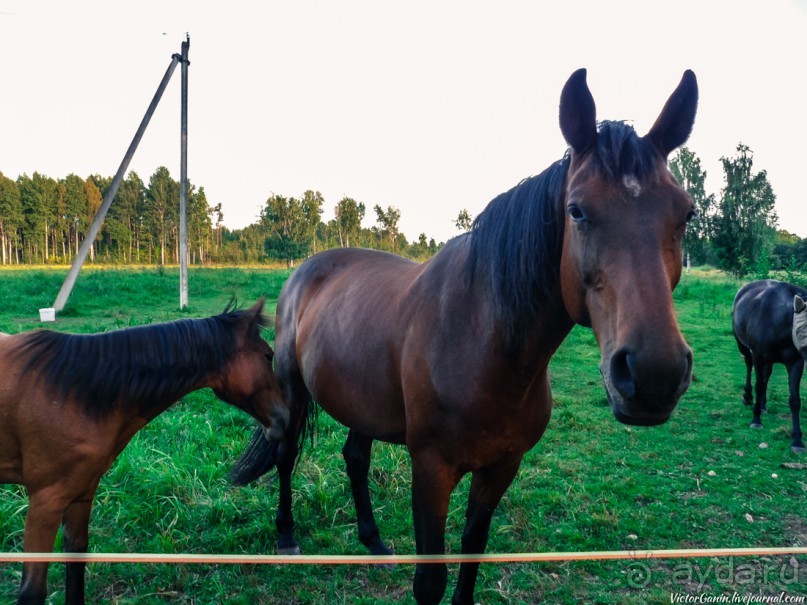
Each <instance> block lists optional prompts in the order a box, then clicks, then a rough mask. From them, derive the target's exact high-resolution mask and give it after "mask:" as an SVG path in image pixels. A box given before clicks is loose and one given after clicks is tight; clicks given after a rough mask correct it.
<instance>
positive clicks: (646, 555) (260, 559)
mask: <svg viewBox="0 0 807 605" xmlns="http://www.w3.org/2000/svg"><path fill="white" fill-rule="evenodd" d="M787 555H791V556H792V555H807V547H803V546H792V547H789V546H786V547H752V548H685V549H672V550H613V551H588V552H585V551H583V552H546V553H501V554H497V553H491V554H447V555H250V554H241V555H227V554H182V553H176V554H159V553H158V554H149V553H0V564H3V563H19V562H35V563H46V562H47V563H133V564H134V563H145V564H170V565H187V564H191V565H199V564H204V565H415V564H421V563H544V562H563V561H604V560H615V561H618V560H625V561H636V560H650V559H695V558H706V557H709V558H711V557H763V556H787Z"/></svg>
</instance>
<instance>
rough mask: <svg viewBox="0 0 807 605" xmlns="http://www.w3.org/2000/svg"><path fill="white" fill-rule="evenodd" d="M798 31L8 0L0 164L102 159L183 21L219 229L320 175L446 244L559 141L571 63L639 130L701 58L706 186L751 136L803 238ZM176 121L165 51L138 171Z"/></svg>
mask: <svg viewBox="0 0 807 605" xmlns="http://www.w3.org/2000/svg"><path fill="white" fill-rule="evenodd" d="M805 32H807V1H805V0H769V1H767V2H764V3H762V2H756V1H746V0H739V1H729V0H709V1H708V2H703V1H702V0H676V2H669V1H667V2H655V1H650V0H609V1H608V2H602V1H575V0H564V1H563V2H551V3H550V2H541V1H538V0H534V1H527V0H502V1H498V2H481V1H477V0H465V1H460V0H440V1H436V0H408V1H407V2H391V1H385V0H366V1H346V0H345V1H338V0H330V1H326V0H323V1H314V0H299V1H295V2H280V1H275V0H271V1H263V2H257V1H255V2H250V1H244V0H234V1H233V2H228V3H223V2H205V1H203V0H194V1H180V0H157V1H155V0H139V1H138V2H120V1H112V0H103V1H100V0H99V1H90V0H82V1H70V2H66V1H63V0H0V67H1V69H0V73H1V74H2V86H0V172H3V174H5V175H6V176H8V177H10V178H16V177H17V176H19V175H21V174H28V175H29V176H30V175H32V174H33V173H34V172H39V173H41V174H45V175H47V176H50V177H53V178H57V179H58V178H63V177H65V176H67V175H68V174H70V173H75V174H78V175H79V176H81V177H83V178H84V177H87V176H89V175H91V174H96V173H98V174H102V175H104V176H112V175H114V174H115V172H116V171H117V169H118V166H119V165H120V162H121V160H122V159H123V156H124V153H125V152H126V149H127V148H128V146H129V143H130V142H131V140H132V137H133V136H134V133H135V131H136V130H137V127H138V125H139V124H140V121H141V119H142V118H143V115H144V114H145V111H146V108H147V106H148V104H149V102H150V101H151V99H152V97H153V95H154V93H155V91H156V89H157V86H158V84H159V82H160V80H161V78H162V77H163V74H164V73H165V70H166V69H167V67H168V65H169V64H170V62H171V56H172V55H173V54H174V53H178V52H180V47H181V43H182V41H183V40H184V39H185V35H186V34H188V35H190V53H189V58H190V63H191V64H190V67H189V95H188V96H189V117H188V129H189V132H188V177H189V179H190V181H191V183H193V184H194V185H196V186H197V187H198V186H202V187H204V188H205V192H206V195H207V200H208V202H209V203H210V204H211V205H215V204H218V203H221V205H222V209H223V212H224V224H225V225H226V226H228V227H230V228H233V229H235V228H241V227H244V226H246V225H248V224H250V223H252V222H255V221H256V219H257V217H258V214H259V212H260V208H261V207H262V206H263V205H264V203H265V202H266V199H267V198H268V197H269V196H270V195H271V194H273V193H275V194H279V195H284V196H300V195H302V193H303V192H304V191H305V190H307V189H312V190H315V191H320V192H321V193H322V194H323V196H324V198H325V206H324V211H325V212H324V217H323V218H325V219H326V220H327V219H330V218H332V217H333V208H334V206H335V205H336V204H337V202H338V201H339V200H340V199H341V198H343V197H345V196H348V197H352V198H353V199H355V200H357V201H360V202H364V204H365V205H366V207H367V216H366V217H365V221H364V224H365V226H370V225H372V224H374V223H375V213H374V212H373V210H372V208H373V206H375V205H380V206H382V207H383V208H386V207H388V206H395V207H397V208H398V209H400V211H401V220H400V227H401V231H402V232H403V233H404V234H405V235H406V236H407V238H409V239H410V240H412V239H417V237H418V236H419V234H420V233H425V234H426V235H427V237H429V238H432V237H433V238H435V239H436V240H437V241H445V240H447V239H449V238H450V237H453V236H454V235H457V234H458V233H459V231H458V230H457V228H456V227H455V226H454V224H453V221H454V219H456V217H457V215H458V214H459V212H460V210H462V209H467V210H468V211H469V212H470V213H471V215H472V216H475V215H476V214H478V213H479V212H480V211H481V210H482V209H483V208H484V207H485V205H486V204H487V203H488V202H489V201H490V200H491V199H493V198H494V197H495V196H496V195H498V194H499V193H501V192H502V191H506V190H507V189H509V188H510V187H512V186H513V185H515V184H517V183H518V182H519V181H520V180H522V179H523V178H525V177H528V176H531V175H534V174H538V173H539V172H541V171H542V170H543V169H544V168H546V167H547V166H548V165H549V164H551V163H552V162H554V161H556V160H558V159H560V158H561V157H562V155H563V153H564V152H565V150H566V143H565V142H564V140H563V137H562V135H561V133H560V130H559V128H558V100H559V97H560V91H561V88H562V87H563V84H564V83H565V81H566V79H567V78H568V77H569V75H571V73H572V72H573V71H575V70H576V69H578V68H580V67H585V68H587V70H588V84H589V87H590V89H591V91H592V94H593V95H594V99H595V102H596V104H597V117H598V119H612V120H628V121H630V122H631V123H632V124H633V125H634V127H635V128H636V130H637V131H638V132H639V134H640V135H642V134H645V133H646V132H647V131H648V130H649V129H650V127H651V126H652V124H653V122H654V121H655V119H656V117H657V116H658V114H659V112H660V111H661V108H662V106H663V105H664V102H665V101H666V100H667V98H668V97H669V95H670V94H671V93H672V91H673V90H674V89H675V87H676V86H677V84H678V82H679V81H680V79H681V76H682V74H683V72H684V70H686V69H692V70H693V71H694V72H695V74H696V75H697V77H698V82H699V87H700V103H699V109H698V116H697V118H696V122H695V127H694V130H693V133H692V136H691V137H690V140H689V141H688V143H687V146H688V147H689V148H690V149H691V150H692V151H694V152H695V153H696V154H697V155H698V157H699V158H700V159H701V162H702V166H703V168H704V169H705V170H706V172H707V191H708V192H710V193H715V194H719V191H720V189H721V187H722V186H723V177H722V166H721V163H720V158H721V157H732V156H734V155H735V154H736V149H737V145H738V144H739V143H743V144H745V145H747V146H748V147H750V149H751V150H752V152H753V157H754V170H755V171H759V170H765V171H766V172H767V174H768V178H769V180H770V182H771V184H772V186H773V190H774V193H775V194H776V196H777V206H776V208H777V213H778V216H779V227H780V228H782V229H786V230H788V231H790V232H793V233H796V234H798V235H800V236H802V237H805V236H807V199H805V198H807V195H805V188H804V186H803V185H802V181H801V179H802V176H804V172H805V166H804V159H803V158H804V156H805V154H804V152H803V151H802V150H801V143H800V141H805V142H807V120H805V118H804V112H805V111H807V35H805ZM179 135H180V70H179V69H177V70H176V72H175V74H174V76H173V79H172V80H171V83H170V85H169V87H168V89H167V91H166V93H165V95H164V96H163V99H162V102H161V103H160V106H159V107H158V108H157V111H156V113H155V115H154V117H153V119H152V121H151V123H150V125H149V127H148V130H147V131H146V133H145V136H144V137H143V140H142V142H141V144H140V146H139V148H138V150H137V153H136V154H135V157H134V159H133V161H132V163H131V165H130V170H135V171H136V172H137V173H138V174H139V175H140V177H141V178H142V179H143V180H144V181H146V182H147V181H148V178H149V177H150V176H151V174H152V173H153V172H154V170H155V169H156V168H157V167H158V166H166V167H167V168H168V169H169V170H170V172H171V174H172V176H173V177H174V178H175V179H178V178H179V162H180V158H179V153H180V144H179V138H180V137H179Z"/></svg>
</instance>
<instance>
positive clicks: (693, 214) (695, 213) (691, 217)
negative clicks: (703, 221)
mask: <svg viewBox="0 0 807 605" xmlns="http://www.w3.org/2000/svg"><path fill="white" fill-rule="evenodd" d="M696 218H698V211H697V210H695V208H690V209H689V212H687V217H686V219H685V220H686V222H687V223H689V222H690V221H693V220H695V219H696Z"/></svg>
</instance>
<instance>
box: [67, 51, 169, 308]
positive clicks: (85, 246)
mask: <svg viewBox="0 0 807 605" xmlns="http://www.w3.org/2000/svg"><path fill="white" fill-rule="evenodd" d="M180 59H181V57H180V56H179V55H176V54H175V55H174V56H173V57H171V64H170V65H169V66H168V69H167V70H166V71H165V75H164V76H163V79H162V81H161V82H160V85H159V86H158V87H157V92H156V93H155V94H154V98H153V99H152V100H151V104H150V105H149V106H148V109H147V110H146V115H145V116H143V120H142V121H141V122H140V127H139V128H138V129H137V132H136V133H135V135H134V138H133V139H132V142H131V143H130V144H129V149H127V150H126V155H124V156H123V161H122V162H121V164H120V167H119V168H118V172H117V173H115V177H114V178H113V179H112V184H111V185H110V186H109V189H107V192H106V195H104V200H103V202H101V207H100V208H99V209H98V212H97V213H96V214H95V218H94V219H93V221H92V224H91V225H90V228H89V229H88V230H87V234H86V236H85V237H84V241H83V242H82V243H81V248H79V251H78V254H77V255H76V258H75V259H73V264H72V266H71V267H70V271H69V272H68V273H67V278H66V279H65V280H64V283H63V284H62V288H61V290H59V294H58V295H57V296H56V302H54V303H53V308H54V309H55V310H56V311H61V310H62V309H64V306H65V304H67V299H68V298H69V297H70V293H71V292H72V291H73V286H74V285H75V284H76V279H77V278H78V273H79V271H80V270H81V267H82V265H83V264H84V261H85V260H86V258H87V254H88V253H89V251H90V247H91V246H92V245H93V243H94V242H95V238H96V236H97V235H98V231H99V230H100V229H101V224H102V223H103V222H104V217H105V216H106V213H107V212H108V211H109V206H110V205H111V204H112V200H113V199H114V198H115V194H117V193H118V187H120V184H121V181H123V175H124V174H125V173H126V169H127V168H128V167H129V163H130V162H131V161H132V157H133V156H134V153H135V150H137V146H138V145H139V144H140V139H142V138H143V133H144V132H145V131H146V126H148V124H149V121H150V120H151V116H152V115H153V114H154V110H155V109H157V104H158V103H159V102H160V99H161V98H162V96H163V92H164V91H165V87H166V86H168V82H169V80H171V76H172V75H173V74H174V69H176V66H177V63H178V62H179V61H180Z"/></svg>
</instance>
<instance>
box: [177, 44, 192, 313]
mask: <svg viewBox="0 0 807 605" xmlns="http://www.w3.org/2000/svg"><path fill="white" fill-rule="evenodd" d="M190 45H191V38H190V36H187V37H186V38H185V41H184V42H183V43H182V59H181V61H182V118H181V122H182V126H181V134H180V153H179V308H180V309H185V308H187V306H188V66H189V65H190V62H189V61H188V50H189V49H190Z"/></svg>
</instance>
